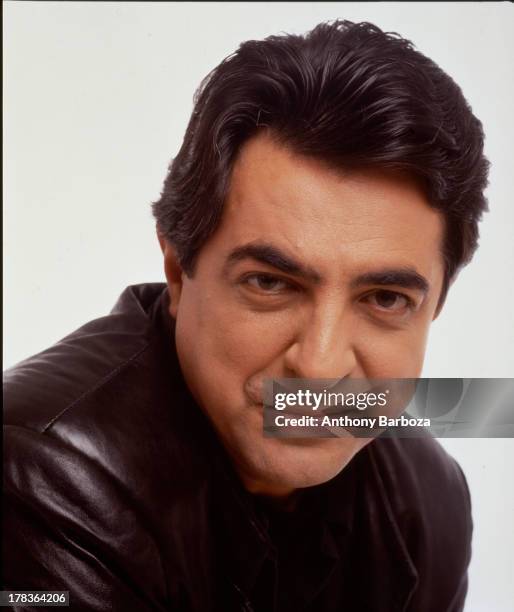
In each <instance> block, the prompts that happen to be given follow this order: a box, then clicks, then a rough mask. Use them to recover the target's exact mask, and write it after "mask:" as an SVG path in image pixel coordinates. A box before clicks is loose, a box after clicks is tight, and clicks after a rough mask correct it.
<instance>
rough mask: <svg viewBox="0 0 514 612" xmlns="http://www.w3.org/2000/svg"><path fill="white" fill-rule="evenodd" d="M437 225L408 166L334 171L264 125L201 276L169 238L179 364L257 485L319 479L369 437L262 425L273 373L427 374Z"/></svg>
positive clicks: (438, 261) (281, 486)
mask: <svg viewBox="0 0 514 612" xmlns="http://www.w3.org/2000/svg"><path fill="white" fill-rule="evenodd" d="M442 238H443V220H442V217H441V216H440V214H439V213H438V212H437V211H435V210H433V209H432V208H430V207H429V206H428V203H427V200H426V198H425V196H424V195H423V193H422V191H421V189H420V188H419V187H418V185H417V184H416V183H415V182H414V181H413V180H412V179H409V178H408V177H404V176H400V175H398V174H393V173H386V172H381V171H377V170H362V171H352V172H349V173H342V172H340V171H335V170H332V169H329V168H328V167H327V166H326V165H324V164H323V163H321V162H319V161H317V160H313V159H310V158H306V157H302V156H299V155H295V154H294V153H292V152H291V151H290V150H288V149H287V148H284V147H282V146H280V145H278V144H276V143H275V142H274V141H273V140H272V139H271V138H270V137H269V136H267V135H266V134H260V135H258V136H257V137H255V138H253V139H252V140H250V141H248V142H247V143H246V144H245V146H244V147H243V148H242V149H241V151H240V154H239V156H238V158H237V160H236V163H235V165H234V169H233V173H232V178H231V184H230V189H229V193H228V198H227V201H226V203H225V208H224V212H223V217H222V220H221V223H220V225H219V227H218V228H217V229H216V231H215V233H214V234H213V235H212V236H211V238H210V239H209V240H208V241H207V242H206V243H205V245H204V246H203V248H202V250H201V252H200V254H199V257H198V260H197V266H196V270H195V274H194V277H193V278H188V277H187V276H186V275H185V274H182V273H181V271H180V268H179V267H178V264H177V262H176V259H175V256H174V253H173V249H172V248H171V247H170V246H169V245H164V246H165V258H166V270H167V277H168V283H169V286H170V290H171V291H170V292H171V294H172V303H171V309H170V310H171V314H172V316H174V317H176V323H177V325H176V342H177V350H178V355H179V359H180V363H181V367H182V370H183V373H184V376H185V378H186V381H187V383H188V386H189V388H190V389H191V391H192V393H193V395H194V396H195V398H196V399H197V401H198V402H199V404H200V405H201V407H202V408H203V410H204V411H205V413H206V414H207V415H208V417H209V418H210V420H211V422H212V424H213V426H214V428H215V429H216V431H217V433H218V435H219V436H220V438H221V440H222V442H223V444H224V446H225V448H226V449H227V451H228V452H229V454H230V456H231V458H232V460H233V461H234V465H235V467H236V469H237V471H238V473H239V474H240V476H241V478H242V481H243V483H244V484H245V486H246V487H247V488H248V489H249V490H250V491H253V492H257V493H263V494H268V495H276V496H280V495H287V494H288V493H289V492H291V491H292V490H294V489H296V488H300V487H307V486H312V485H315V484H319V483H321V482H325V481H327V480H329V479H330V478H332V477H334V476H335V475H336V474H337V473H338V472H339V471H340V470H341V469H342V468H343V467H344V466H345V465H346V464H347V463H348V462H349V460H350V459H351V458H352V457H353V455H354V454H355V453H356V452H357V451H358V450H359V449H360V448H362V446H364V444H366V443H367V441H368V440H363V439H357V438H335V439H334V438H332V439H326V438H325V439H320V438H312V439H296V440H295V439H284V438H282V439H280V438H265V437H263V408H262V392H263V390H262V383H263V380H264V379H265V378H286V377H301V378H342V377H351V378H411V377H417V376H419V375H420V373H421V368H422V363H423V355H424V351H425V343H426V338H427V332H428V328H429V324H430V322H431V321H432V319H433V318H434V316H435V313H436V308H437V302H438V298H439V294H440V291H441V287H442V281H443V260H442V255H441V245H442Z"/></svg>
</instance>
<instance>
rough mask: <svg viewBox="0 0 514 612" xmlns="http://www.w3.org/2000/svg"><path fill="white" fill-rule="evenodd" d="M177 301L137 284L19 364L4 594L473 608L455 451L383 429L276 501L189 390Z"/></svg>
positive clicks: (322, 607) (9, 402)
mask: <svg viewBox="0 0 514 612" xmlns="http://www.w3.org/2000/svg"><path fill="white" fill-rule="evenodd" d="M167 303H168V295H167V291H166V289H165V285H163V284H157V283H156V284H146V285H138V286H133V287H128V288H127V289H126V290H125V291H124V293H123V294H122V296H121V297H120V299H119V300H118V302H117V304H116V305H115V307H114V309H113V310H112V312H111V314H110V315H108V316H106V317H103V318H100V319H97V320H95V321H91V322H90V323H87V324H86V325H84V326H83V327H82V328H80V329H79V330H77V331H75V332H74V333H72V334H71V335H69V336H67V337H66V338H64V339H63V340H61V341H60V342H59V343H57V344H56V345H55V346H53V347H51V348H49V349H48V350H46V351H43V352H42V353H40V354H38V355H35V356H34V357H31V358H29V359H27V360H25V361H23V362H21V363H20V364H18V365H17V366H16V367H14V368H12V369H10V370H8V371H7V372H6V373H5V376H4V380H5V382H4V400H5V422H4V445H5V446H4V515H3V520H4V537H3V542H4V557H3V563H4V567H3V570H4V575H3V588H4V589H13V590H15V589H23V590H46V589H48V590H67V591H69V592H70V608H71V609H72V610H98V611H100V610H101V611H102V612H103V611H105V610H120V611H125V610H137V611H146V610H156V611H157V610H163V611H164V610H170V611H177V612H190V611H193V610H195V611H202V612H207V611H208V610H215V611H220V612H232V611H234V610H240V611H243V610H246V611H251V610H254V611H255V612H257V611H259V612H275V610H277V611H278V610H280V612H300V611H301V610H305V611H311V612H328V611H334V612H335V611H336V610H337V611H340V612H343V611H345V612H368V611H369V612H382V611H383V612H394V611H398V612H400V611H409V612H455V611H457V610H462V609H463V605H464V604H463V602H464V597H465V593H466V586H467V581H466V575H467V566H468V563H469V559H470V541H471V530H472V523H471V514H470V498H469V492H468V489H467V486H466V482H465V479H464V476H463V474H462V472H461V470H460V468H459V467H458V465H457V464H456V463H455V461H454V460H453V459H451V458H450V457H449V456H448V455H447V454H446V453H445V451H444V450H443V449H442V448H441V446H440V445H439V444H438V443H437V442H436V441H435V440H433V439H431V438H423V439H419V438H418V439H393V438H387V439H385V438H384V439H377V440H375V441H374V442H372V443H371V444H370V445H369V446H367V447H366V448H365V449H364V450H362V451H361V452H360V453H358V454H357V456H356V457H355V458H354V459H353V460H352V461H351V462H350V464H349V465H348V466H347V467H346V468H345V469H344V470H343V471H342V472H341V474H340V475H339V476H337V477H336V478H334V479H333V480H331V481H330V482H328V483H325V484H324V485H320V486H317V487H312V488H310V489H307V490H305V493H304V495H303V497H302V498H300V502H299V505H298V510H295V512H294V513H292V514H290V515H285V514H281V513H280V512H278V511H277V512H275V511H273V509H270V508H269V507H266V504H263V503H262V502H261V501H259V500H258V499H256V498H254V497H252V496H251V495H249V494H247V493H246V492H245V491H244V490H243V488H242V487H241V485H240V483H239V481H238V479H237V477H236V476H235V474H234V472H233V470H232V467H231V465H230V462H229V461H228V459H227V456H226V454H225V452H224V450H223V448H222V447H221V445H220V443H219V442H218V439H217V437H216V436H215V434H214V433H213V431H212V429H211V427H210V426H209V424H208V422H207V419H206V418H205V417H204V416H203V414H202V412H201V411H200V409H199V408H198V407H197V406H196V405H195V403H194V401H193V399H192V398H191V396H190V394H189V392H188V390H187V388H186V386H185V383H184V381H183V379H182V376H181V373H180V368H179V364H178V361H177V357H176V353H175V349H174V340H173V322H172V320H171V318H170V317H169V314H168V313H167ZM277 534H278V536H277Z"/></svg>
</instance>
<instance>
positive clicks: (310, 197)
mask: <svg viewBox="0 0 514 612" xmlns="http://www.w3.org/2000/svg"><path fill="white" fill-rule="evenodd" d="M442 236H443V219H442V216H441V214H440V213H439V212H437V211H436V210H434V209H433V208H431V207H430V206H429V204H428V201H427V198H426V196H425V194H424V193H423V191H422V189H421V188H420V186H419V185H418V183H417V182H416V181H415V180H414V179H412V178H410V177H408V176H406V175H402V174H399V173H393V172H387V171H380V170H376V169H375V170H371V169H361V170H352V171H348V172H345V171H340V170H333V169H331V168H329V167H327V166H326V165H325V164H324V163H323V162H320V161H318V160H315V159H312V158H307V157H305V156H301V155H297V154H295V153H294V152H292V151H291V150H290V149H288V148H286V147H284V146H282V145H280V144H277V143H276V142H275V141H273V140H272V139H271V137H269V136H268V135H266V134H260V135H259V136H257V137H255V138H253V139H251V140H250V141H248V142H247V143H246V144H245V145H244V147H243V148H242V149H241V151H240V154H239V156H238V158H237V160H236V162H235V164H234V168H233V172H232V176H231V182H230V187H229V192H228V196H227V200H226V203H225V208H224V212H223V217H222V220H221V223H220V226H219V228H218V230H217V231H216V233H215V236H214V242H215V243H217V244H218V245H219V246H220V247H221V248H222V249H226V250H227V251H228V250H230V249H232V248H233V247H234V246H239V245H241V244H245V243H249V242H254V241H262V240H266V242H272V243H273V244H275V245H276V246H277V247H279V248H284V249H286V250H287V251H288V252H289V253H290V254H291V255H295V256H296V257H299V258H300V259H301V260H308V261H309V264H310V265H314V266H317V267H318V269H320V271H321V272H322V273H323V272H328V271H329V269H330V270H333V271H334V270H335V271H336V272H337V273H338V274H341V273H345V272H348V271H357V272H358V271H365V269H366V268H367V267H369V265H376V263H377V260H380V263H381V264H392V265H406V266H411V267H420V266H422V267H425V272H427V271H428V270H427V268H430V266H434V265H441V264H442V256H441V247H442Z"/></svg>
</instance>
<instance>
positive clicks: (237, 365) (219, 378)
mask: <svg viewBox="0 0 514 612" xmlns="http://www.w3.org/2000/svg"><path fill="white" fill-rule="evenodd" d="M284 323H285V321H284V317H283V316H280V315H278V314H276V313H262V312H253V311H251V310H249V309H247V308H242V307H241V304H239V302H238V301H237V300H234V299H232V300H231V299H229V298H228V297H227V295H226V294H225V293H224V292H223V291H216V290H212V291H203V292H200V291H195V290H194V288H193V287H190V288H187V289H186V290H183V293H182V296H181V301H180V308H179V312H178V315H177V326H176V334H177V350H178V352H179V357H180V362H181V364H182V367H183V370H187V374H188V383H189V384H190V386H191V387H193V388H195V389H198V390H200V391H201V395H202V396H206V395H207V394H210V395H211V397H212V392H213V389H214V388H216V389H217V391H216V396H217V397H219V398H220V399H221V395H223V398H224V399H227V398H228V396H229V395H230V394H233V397H232V399H233V400H234V399H235V396H236V395H239V394H240V393H242V390H243V388H244V383H245V381H246V380H247V379H248V378H249V377H251V376H252V375H254V374H256V373H257V372H260V371H262V370H264V369H266V368H267V367H268V366H269V364H271V363H272V362H273V361H274V360H275V359H276V358H277V356H279V355H280V353H281V352H282V351H283V350H284V346H285V343H286V342H287V340H286V336H287V333H288V332H287V330H286V327H287V326H285V325H284ZM185 374H186V372H185ZM222 388H223V389H224V390H223V391H222Z"/></svg>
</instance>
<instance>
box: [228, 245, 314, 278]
mask: <svg viewBox="0 0 514 612" xmlns="http://www.w3.org/2000/svg"><path fill="white" fill-rule="evenodd" d="M243 259H254V260H255V261H259V262H260V263H263V264H266V265H268V266H272V267H273V268H276V269H277V270H280V271H281V272H284V273H285V274H291V275H294V276H298V277H300V278H303V279H305V280H308V281H311V282H314V283H319V282H320V281H321V276H320V274H318V272H316V271H315V270H314V269H312V268H310V267H309V266H305V265H303V264H301V263H300V262H299V261H297V260H295V259H294V258H293V257H290V256H289V255H287V254H286V253H284V252H283V251H282V250H280V249H277V247H275V246H273V245H271V244H267V243H261V242H258V243H250V244H246V245H244V246H240V247H237V248H235V249H234V250H233V251H231V252H230V254H229V255H228V257H227V261H226V264H225V267H226V268H227V267H229V266H231V265H233V264H235V263H236V262H238V261H242V260H243Z"/></svg>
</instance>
